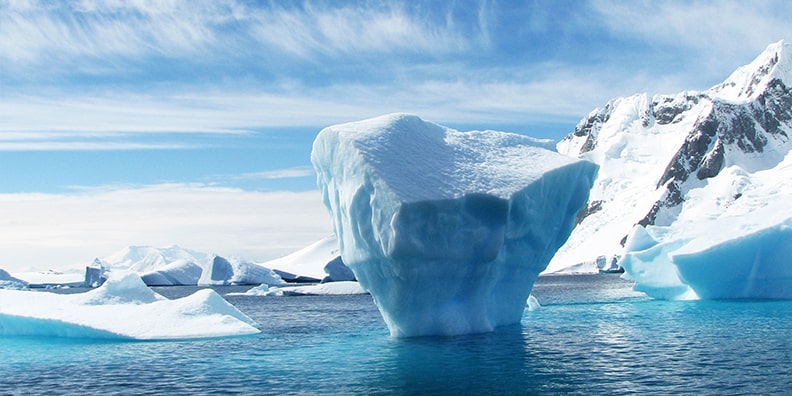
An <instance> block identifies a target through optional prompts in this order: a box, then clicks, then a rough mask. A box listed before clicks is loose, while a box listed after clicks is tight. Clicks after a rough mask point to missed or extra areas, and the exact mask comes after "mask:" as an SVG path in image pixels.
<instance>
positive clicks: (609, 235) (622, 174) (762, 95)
mask: <svg viewBox="0 0 792 396" xmlns="http://www.w3.org/2000/svg"><path fill="white" fill-rule="evenodd" d="M790 82H792V45H790V44H788V43H786V42H784V41H779V42H777V43H774V44H771V45H769V46H768V47H767V49H766V50H765V51H763V52H762V53H761V54H760V55H759V56H758V57H757V58H756V59H755V60H754V61H753V62H751V63H750V64H748V65H745V66H742V67H740V68H738V69H737V70H736V71H735V72H734V73H732V74H731V75H730V76H729V77H728V78H727V79H726V80H725V81H724V82H723V83H721V84H718V85H715V86H714V87H712V88H710V89H708V90H706V91H701V92H697V91H684V92H680V93H678V94H675V95H654V96H653V97H651V98H649V96H648V95H647V94H637V95H633V96H629V97H622V98H615V99H612V100H610V101H608V102H607V103H606V105H605V106H604V107H602V108H597V109H595V110H593V111H592V112H590V113H589V114H588V115H587V116H586V117H584V118H583V119H582V120H581V121H580V122H579V123H578V125H577V126H576V128H575V131H574V132H572V133H570V134H569V135H567V136H566V137H565V138H564V139H562V140H561V141H560V142H559V143H558V145H557V148H558V151H559V152H561V153H564V154H567V155H571V156H573V157H578V158H584V159H588V160H590V161H592V162H595V163H597V164H598V165H600V175H599V176H598V178H597V181H595V185H594V188H593V190H592V193H591V198H590V201H589V203H588V204H587V208H586V209H584V211H583V212H581V215H580V216H578V226H577V227H576V229H575V231H573V233H572V235H571V236H570V238H569V240H568V241H567V243H566V244H565V245H564V246H562V248H561V249H560V250H559V252H558V253H557V254H556V257H554V259H553V261H551V263H550V265H549V266H548V270H547V271H546V272H555V271H563V270H564V268H573V267H575V268H579V267H580V264H581V263H583V262H588V263H590V264H591V265H589V266H587V267H586V266H584V267H585V268H587V270H586V271H588V272H592V271H596V270H597V269H596V266H595V265H594V263H595V262H596V261H597V259H598V258H600V259H599V260H600V261H602V258H605V259H606V261H609V260H610V259H611V258H616V257H618V256H620V255H621V253H622V251H623V245H624V242H625V240H626V237H627V235H628V233H629V232H630V230H631V229H632V227H633V226H635V225H640V226H670V225H671V224H673V223H674V222H676V221H677V220H678V219H679V216H680V214H681V213H682V212H683V211H684V209H685V207H688V206H696V205H689V204H688V199H689V197H690V195H691V191H695V190H698V189H707V188H709V187H708V186H709V185H710V184H713V185H714V184H718V185H720V184H729V183H723V182H717V183H716V182H713V179H715V178H720V179H724V178H726V179H728V178H733V177H736V176H734V175H735V173H734V172H726V173H724V172H723V171H724V170H725V169H731V168H738V169H740V170H742V171H744V172H745V173H746V174H748V175H752V174H755V173H756V172H760V171H764V170H768V169H773V168H774V167H776V166H777V165H778V164H780V163H781V162H782V161H783V160H784V158H785V157H786V155H787V154H788V153H789V151H790V149H792V144H791V143H790V139H789V136H790V133H792V92H790V88H789V85H788V84H789V83H790ZM737 173H739V172H737ZM731 182H732V184H733V185H732V187H730V188H731V190H730V191H729V193H728V194H721V195H718V197H719V198H718V199H720V200H722V204H723V205H727V204H729V202H733V201H735V200H737V199H739V198H740V197H741V196H742V195H741V194H742V192H741V190H740V187H739V186H740V183H739V182H738V181H737V179H735V180H732V181H731ZM694 195H695V194H694ZM705 195H706V194H705Z"/></svg>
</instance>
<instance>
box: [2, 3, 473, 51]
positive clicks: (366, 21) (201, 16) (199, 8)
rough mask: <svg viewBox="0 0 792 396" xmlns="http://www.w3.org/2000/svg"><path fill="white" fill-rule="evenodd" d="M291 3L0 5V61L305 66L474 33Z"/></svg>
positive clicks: (382, 12) (356, 9)
mask: <svg viewBox="0 0 792 396" xmlns="http://www.w3.org/2000/svg"><path fill="white" fill-rule="evenodd" d="M285 4H286V5H283V4H278V3H269V4H266V3H265V4H257V5H251V4H249V3H247V2H242V1H234V0H228V1H211V0H193V1H186V0H174V1H142V0H141V1H93V0H91V1H88V0H82V1H64V2H58V3H47V4H45V3H38V2H27V3H19V4H18V3H17V2H11V1H0V10H2V11H3V12H1V13H0V59H6V60H10V61H12V62H16V63H19V64H30V63H41V64H46V63H48V62H52V61H53V60H57V61H60V62H67V63H72V62H75V63H80V64H83V63H85V61H86V60H87V59H89V60H94V61H101V62H110V63H112V62H113V60H114V59H123V60H126V59H132V58H141V57H148V56H156V57H166V58H187V57H193V56H196V55H198V56H201V59H199V62H200V61H211V60H210V59H212V60H213V61H220V62H224V61H227V60H228V59H234V58H238V57H239V56H249V55H251V51H253V52H255V53H260V54H262V55H265V56H267V57H273V56H283V55H285V54H292V55H298V56H299V57H303V58H312V57H314V56H316V55H338V54H342V55H348V54H360V52H370V53H394V52H397V53H398V52H402V53H423V52H426V51H431V52H435V51H438V52H449V51H458V50H461V49H466V48H468V47H469V46H470V43H471V33H475V32H470V31H467V30H463V29H459V30H457V29H455V28H454V27H453V26H452V25H449V24H445V25H444V24H440V25H438V24H436V23H435V21H434V20H433V18H432V16H431V15H428V14H426V15H424V14H422V13H420V12H415V11H411V10H409V9H408V8H407V5H405V4H404V3H401V2H375V3H357V2H352V3H350V4H347V5H338V4H332V3H323V2H316V3H313V2H304V3H285ZM328 4H329V5H328ZM407 4H409V3H407ZM473 41H475V38H473ZM262 45H264V47H263V48H262ZM207 55H208V56H207ZM82 66H86V65H82Z"/></svg>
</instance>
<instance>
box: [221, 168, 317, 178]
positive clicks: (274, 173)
mask: <svg viewBox="0 0 792 396" xmlns="http://www.w3.org/2000/svg"><path fill="white" fill-rule="evenodd" d="M315 175H316V174H315V173H314V170H313V168H312V167H310V166H295V167H293V168H286V169H276V170H271V171H264V172H251V173H243V174H241V175H237V176H234V177H233V178H234V179H237V180H256V179H266V180H271V179H290V178H297V177H308V176H315Z"/></svg>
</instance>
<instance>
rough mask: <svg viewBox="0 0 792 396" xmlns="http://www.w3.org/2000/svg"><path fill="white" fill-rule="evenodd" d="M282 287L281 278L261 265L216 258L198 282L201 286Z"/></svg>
mask: <svg viewBox="0 0 792 396" xmlns="http://www.w3.org/2000/svg"><path fill="white" fill-rule="evenodd" d="M262 283H265V284H268V285H282V284H285V283H286V282H284V281H283V279H281V277H280V276H279V275H278V274H276V273H275V272H273V271H272V270H270V269H269V268H265V267H263V266H261V265H258V264H255V263H251V262H248V261H240V260H228V259H226V258H223V257H220V256H215V257H214V258H213V259H212V261H211V262H210V263H209V264H208V265H206V266H205V267H204V269H203V272H202V273H201V278H200V279H199V280H198V284H199V285H259V284H262Z"/></svg>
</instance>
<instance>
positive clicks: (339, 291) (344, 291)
mask: <svg viewBox="0 0 792 396" xmlns="http://www.w3.org/2000/svg"><path fill="white" fill-rule="evenodd" d="M354 294H368V292H367V291H365V290H363V288H362V287H361V286H360V283H358V282H353V281H338V282H329V283H321V284H318V285H305V286H284V287H276V288H269V287H267V286H266V285H261V286H257V287H254V288H252V289H250V290H248V291H247V292H245V293H228V294H227V295H229V296H231V295H246V296H276V297H281V296H338V295H354Z"/></svg>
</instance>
